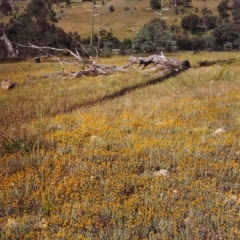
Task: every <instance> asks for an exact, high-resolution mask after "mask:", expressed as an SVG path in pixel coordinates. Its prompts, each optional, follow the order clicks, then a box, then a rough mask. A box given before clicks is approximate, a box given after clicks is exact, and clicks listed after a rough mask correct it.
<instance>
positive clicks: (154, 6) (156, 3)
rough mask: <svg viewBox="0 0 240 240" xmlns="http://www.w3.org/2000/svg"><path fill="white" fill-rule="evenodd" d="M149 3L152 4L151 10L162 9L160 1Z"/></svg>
mask: <svg viewBox="0 0 240 240" xmlns="http://www.w3.org/2000/svg"><path fill="white" fill-rule="evenodd" d="M149 3H150V6H151V8H152V9H154V10H157V9H161V7H162V6H161V3H160V1H159V0H150V2H149Z"/></svg>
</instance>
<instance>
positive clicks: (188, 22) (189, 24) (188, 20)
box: [181, 14, 202, 33]
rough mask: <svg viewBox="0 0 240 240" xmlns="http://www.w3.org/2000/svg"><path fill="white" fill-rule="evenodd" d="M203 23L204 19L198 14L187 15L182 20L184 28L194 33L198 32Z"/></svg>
mask: <svg viewBox="0 0 240 240" xmlns="http://www.w3.org/2000/svg"><path fill="white" fill-rule="evenodd" d="M201 23H202V19H201V18H200V17H199V16H198V15H197V14H190V15H188V16H185V17H184V18H183V19H182V21H181V25H182V28H183V29H185V30H188V31H190V32H192V33H194V32H196V31H197V30H198V29H199V27H200V26H201Z"/></svg>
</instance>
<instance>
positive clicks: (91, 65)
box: [15, 43, 127, 78]
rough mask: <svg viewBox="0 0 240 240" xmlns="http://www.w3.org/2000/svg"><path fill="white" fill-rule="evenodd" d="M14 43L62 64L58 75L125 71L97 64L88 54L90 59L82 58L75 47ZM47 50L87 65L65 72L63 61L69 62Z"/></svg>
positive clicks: (38, 60)
mask: <svg viewBox="0 0 240 240" xmlns="http://www.w3.org/2000/svg"><path fill="white" fill-rule="evenodd" d="M15 44H16V45H18V46H20V47H27V48H32V49H36V50H39V51H40V52H42V53H43V57H44V58H46V57H50V58H52V59H54V60H56V61H58V62H60V64H61V66H62V72H60V73H59V75H64V76H70V77H71V78H76V77H81V76H86V75H90V76H99V75H108V74H111V73H115V72H126V71H127V70H125V69H123V68H122V67H116V66H102V65H99V64H97V63H96V62H95V61H94V60H93V59H92V57H91V56H89V58H90V60H89V59H84V58H82V57H81V56H80V54H79V52H78V50H77V49H75V52H73V51H71V50H69V49H59V48H53V47H47V46H44V47H39V46H36V45H33V44H31V43H29V45H21V44H17V43H15ZM79 44H80V43H79ZM80 45H81V44H80ZM81 47H82V48H83V50H84V51H85V52H86V53H87V51H86V50H85V49H84V47H83V46H82V45H81ZM49 50H51V51H57V52H62V53H69V54H70V55H72V56H73V57H74V58H75V59H76V60H77V61H78V62H79V63H82V64H83V65H85V66H87V69H83V70H79V71H77V72H75V73H67V72H65V70H64V63H69V64H71V62H70V61H67V60H63V59H61V58H60V57H58V56H56V55H53V54H50V53H48V51H49ZM40 59H41V56H38V57H36V58H34V59H33V60H35V61H36V62H40ZM45 76H46V77H51V75H45Z"/></svg>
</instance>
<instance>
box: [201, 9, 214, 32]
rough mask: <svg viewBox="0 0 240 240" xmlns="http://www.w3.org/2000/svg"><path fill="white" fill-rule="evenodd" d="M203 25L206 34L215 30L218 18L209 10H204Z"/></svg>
mask: <svg viewBox="0 0 240 240" xmlns="http://www.w3.org/2000/svg"><path fill="white" fill-rule="evenodd" d="M202 23H203V27H204V29H205V32H206V31H208V30H211V29H213V28H215V26H216V23H217V17H216V16H213V15H212V11H211V10H208V9H207V8H203V10H202Z"/></svg>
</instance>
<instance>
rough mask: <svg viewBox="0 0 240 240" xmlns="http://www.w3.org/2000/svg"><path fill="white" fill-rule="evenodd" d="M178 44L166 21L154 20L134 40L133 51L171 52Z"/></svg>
mask: <svg viewBox="0 0 240 240" xmlns="http://www.w3.org/2000/svg"><path fill="white" fill-rule="evenodd" d="M175 49H176V43H175V41H174V36H173V33H172V32H171V30H170V29H169V28H168V27H167V24H166V22H165V21H163V20H161V19H159V18H154V19H153V20H151V21H150V23H148V24H145V25H144V27H143V28H142V29H141V30H140V31H139V33H138V34H137V35H136V36H135V38H134V39H133V51H134V52H138V53H154V52H161V51H163V52H166V51H167V52H171V51H174V50H175Z"/></svg>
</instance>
